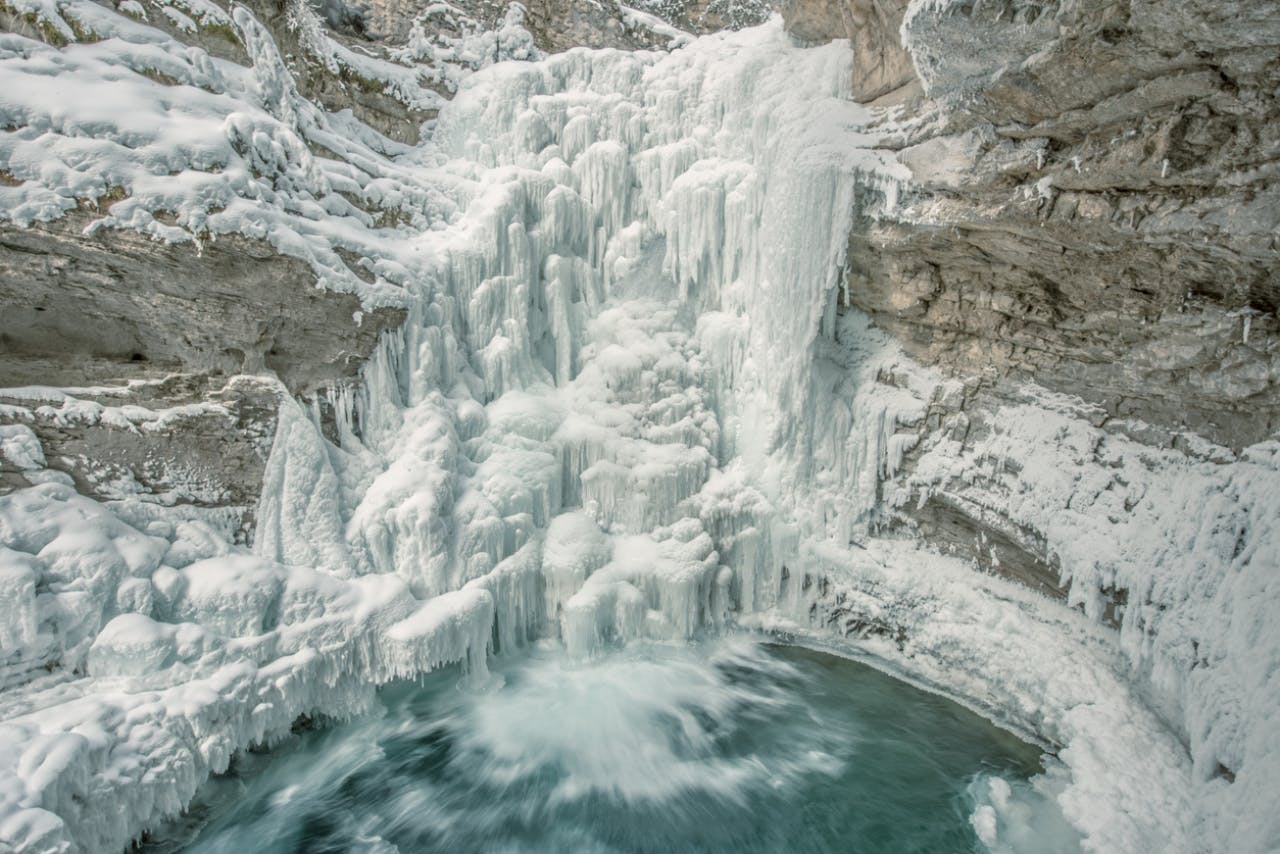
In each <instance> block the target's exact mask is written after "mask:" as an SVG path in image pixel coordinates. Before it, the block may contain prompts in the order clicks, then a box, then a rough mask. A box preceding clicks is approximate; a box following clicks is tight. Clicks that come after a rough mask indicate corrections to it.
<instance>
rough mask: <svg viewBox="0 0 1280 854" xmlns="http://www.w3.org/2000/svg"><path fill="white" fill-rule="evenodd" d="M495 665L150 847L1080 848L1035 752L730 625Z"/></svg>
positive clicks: (258, 781) (309, 746)
mask: <svg viewBox="0 0 1280 854" xmlns="http://www.w3.org/2000/svg"><path fill="white" fill-rule="evenodd" d="M502 677H503V679H504V684H501V685H500V686H499V687H495V688H492V689H491V690H490V691H488V692H485V693H475V692H472V691H466V690H457V688H456V675H450V674H447V673H441V674H438V675H437V676H434V677H430V678H429V679H428V680H426V682H425V683H423V684H422V685H421V686H418V685H408V684H400V685H397V686H394V687H392V688H389V689H387V690H384V691H383V692H382V694H381V697H380V700H381V704H382V706H383V712H384V713H383V714H382V715H381V716H377V717H372V718H367V719H363V720H360V721H357V722H353V723H351V724H348V725H345V726H341V727H338V728H335V729H333V730H329V731H324V732H313V733H309V734H307V735H304V736H302V737H300V738H296V739H293V740H292V741H291V742H289V743H288V744H287V745H285V746H282V748H281V749H280V750H279V751H278V753H277V754H274V755H266V756H262V755H258V756H247V757H245V758H244V759H243V760H242V761H241V762H240V763H239V765H238V766H237V773H236V775H235V776H233V777H229V778H223V779H221V780H220V781H219V783H218V784H217V785H215V786H214V787H212V792H213V793H214V794H213V795H211V798H210V801H212V802H210V801H206V802H204V803H201V804H199V805H198V806H197V809H196V811H195V813H194V816H195V818H193V820H190V821H188V822H187V823H186V824H185V825H183V824H178V825H174V826H171V827H170V828H167V829H166V830H165V831H162V832H161V834H159V835H158V837H157V842H156V844H155V845H153V847H152V851H156V852H158V851H161V850H170V849H172V848H174V847H177V846H179V845H181V844H182V843H183V841H184V839H185V836H184V835H185V834H189V833H190V832H192V830H193V827H194V826H195V825H197V824H199V823H200V822H202V821H208V824H207V826H205V827H204V828H203V830H201V831H199V835H198V837H197V838H196V840H195V841H194V843H193V844H192V845H191V846H190V849H189V850H191V851H198V852H224V851H225V852H232V851H239V850H244V849H245V847H246V846H253V847H254V849H255V850H265V851H290V850H299V849H306V850H355V849H357V848H359V849H360V850H375V851H422V850H449V851H482V850H483V851H530V852H532V851H564V850H575V851H616V852H647V851H671V850H700V851H725V852H728V851H761V852H763V851H777V850H791V851H848V850H855V851H860V852H878V851H883V852H889V851H895V852H896V851H903V850H932V851H970V850H979V848H980V846H981V845H982V843H983V842H990V843H991V844H993V845H995V844H998V845H999V847H998V848H994V849H993V850H998V851H1002V852H1006V851H1007V852H1030V851H1035V852H1058V851H1063V852H1065V851H1072V850H1078V838H1077V837H1076V836H1075V834H1074V833H1073V832H1072V831H1070V830H1069V829H1068V828H1067V827H1066V825H1065V822H1064V821H1063V819H1062V817H1061V815H1060V814H1056V813H1055V812H1054V807H1053V798H1052V792H1051V791H1049V790H1044V791H1042V790H1041V789H1042V788H1043V785H1042V784H1041V782H1040V781H1042V780H1045V779H1049V778H1048V777H1046V776H1045V775H1039V776H1035V777H1034V778H1033V781H1032V782H1027V778H1028V777H1029V776H1031V775H1034V774H1036V772H1037V771H1038V770H1039V766H1040V762H1041V761H1042V760H1041V757H1039V755H1038V753H1039V751H1038V750H1037V749H1036V748H1033V747H1031V746H1030V745H1027V744H1024V743H1022V742H1019V741H1018V740H1017V739H1015V738H1013V737H1011V736H1009V735H1008V734H1006V733H1003V732H1001V731H1000V730H997V729H996V728H994V727H992V726H991V725H990V724H988V723H986V722H985V721H983V720H982V719H980V718H978V717H977V716H975V715H973V714H971V713H969V712H966V711H965V710H963V709H961V708H960V707H958V706H956V705H954V704H953V703H950V702H949V701H946V700H944V699H942V698H939V697H937V696H935V695H932V694H927V693H924V692H921V691H918V690H916V689H913V688H911V687H909V686H907V685H905V684H904V683H901V682H897V681H895V680H893V679H890V678H889V677H886V676H884V675H882V674H880V673H878V672H876V671H874V670H871V669H870V668H867V667H865V666H863V665H859V664H856V663H854V662H850V661H847V660H844V659H838V658H834V657H831V656H828V655H823V654H819V653H813V652H810V651H808V650H804V649H798V648H782V647H766V646H762V645H760V644H758V643H755V642H753V641H750V640H747V639H744V638H736V639H726V640H720V641H716V642H713V643H703V644H696V645H693V646H687V647H686V646H673V645H665V644H664V645H656V646H655V645H640V646H632V647H631V648H629V649H627V650H624V651H619V652H617V653H615V654H612V655H610V656H607V657H605V658H603V659H599V660H596V661H593V662H590V663H585V664H584V663H582V662H577V661H574V660H572V659H570V658H568V657H566V656H565V655H564V654H563V652H562V651H560V650H559V649H558V648H556V647H555V646H553V645H542V646H540V647H538V648H537V649H535V650H533V651H532V652H531V654H530V655H529V656H528V657H526V658H523V659H521V660H519V661H514V662H509V663H508V665H507V666H506V667H505V668H504V669H503V671H502ZM1047 761H1048V763H1049V766H1050V768H1051V769H1052V768H1055V767H1057V766H1056V765H1055V764H1054V762H1053V760H1047ZM218 786H221V787H222V789H223V791H224V792H231V793H234V795H235V797H234V799H232V798H226V799H225V800H224V802H223V803H221V804H218V803H217V802H216V801H217V795H216V792H217V791H218ZM1017 821H1021V822H1022V823H1023V829H1024V830H1026V829H1029V828H1034V832H1033V833H1031V834H1025V833H1024V834H1023V835H1021V836H1017V835H1016V834H1015V835H1010V834H1008V833H1006V832H1004V831H1005V830H1006V829H1007V827H1009V826H1010V825H1011V823H1013V822H1017ZM998 830H999V832H998ZM1015 836H1016V838H1015ZM1011 839H1012V840H1013V841H1012V842H1011V841H1010V840H1011ZM264 845H266V847H265V848H264V847H263V846H264Z"/></svg>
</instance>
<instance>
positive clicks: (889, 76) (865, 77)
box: [782, 0, 916, 101]
mask: <svg viewBox="0 0 1280 854" xmlns="http://www.w3.org/2000/svg"><path fill="white" fill-rule="evenodd" d="M907 3H908V0H789V2H787V3H785V4H784V5H783V6H782V17H783V21H784V22H785V23H786V27H787V30H788V31H789V32H790V33H791V34H792V35H794V36H796V37H797V38H799V39H802V40H804V41H806V42H814V43H822V42H828V41H831V40H832V39H849V40H850V42H851V43H852V47H853V96H854V98H856V99H857V100H859V101H871V100H874V99H876V98H879V97H880V96H882V95H885V94H888V93H889V92H892V91H893V90H895V89H898V88H901V87H903V86H906V85H908V84H910V83H913V82H914V81H915V79H916V72H915V67H914V66H913V65H912V63H911V55H910V54H909V53H907V51H906V49H905V48H903V46H902V42H901V40H900V39H899V38H898V31H899V29H900V28H901V27H902V16H903V15H904V14H905V12H906V10H907Z"/></svg>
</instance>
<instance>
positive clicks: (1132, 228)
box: [850, 0, 1280, 448]
mask: <svg viewBox="0 0 1280 854" xmlns="http://www.w3.org/2000/svg"><path fill="white" fill-rule="evenodd" d="M1268 7H1269V4H1265V3H1234V4H1232V3H1227V4H1223V3H1216V2H1212V3H1211V2H1207V0H1201V2H1189V3H1180V4H1162V3H1135V4H1130V3H1114V2H1107V1H1106V0H1092V2H1079V3H1072V4H1065V3H1063V4H1059V3H1027V2H1017V3H1014V2H1005V3H1000V2H992V3H981V4H967V3H930V4H915V6H913V8H912V9H911V10H909V11H908V13H907V15H906V18H905V22H904V24H903V27H902V33H903V35H904V36H905V37H906V45H905V46H906V47H907V48H908V49H909V51H910V54H911V56H912V58H913V59H914V63H915V65H916V67H917V68H918V69H919V71H920V74H921V81H922V83H923V86H924V89H925V93H926V95H927V97H922V98H920V99H918V100H917V101H916V102H915V103H914V105H913V109H914V110H915V111H916V113H917V115H918V116H919V121H918V122H917V124H916V125H914V127H913V129H912V130H911V131H909V132H907V133H900V134H898V135H897V137H896V138H892V139H885V140H884V145H886V146H887V147H890V148H894V149H897V150H898V152H899V154H898V156H899V159H900V160H901V161H902V162H903V163H905V164H906V165H907V166H908V167H909V168H910V169H911V171H912V173H913V178H914V181H915V183H916V184H917V185H918V187H919V191H918V192H917V193H916V195H915V196H914V197H913V198H910V199H908V200H907V201H906V202H905V203H904V204H903V205H901V206H900V207H899V208H898V209H897V210H896V211H894V212H892V213H891V214H890V215H889V216H888V217H883V218H881V219H879V220H877V221H872V220H870V219H868V220H865V221H863V223H862V225H861V226H860V227H859V228H858V229H857V230H856V231H855V233H854V234H853V236H852V238H851V250H852V251H851V267H852V286H851V287H850V294H851V298H852V302H853V304H854V305H856V306H857V307H859V308H861V309H863V310H865V311H867V312H869V313H870V314H871V315H872V316H873V317H874V318H875V320H876V322H877V323H878V324H879V325H881V326H882V327H884V328H886V329H888V330H890V331H892V332H893V333H894V334H895V336H896V337H898V338H899V339H900V340H901V342H902V343H903V346H904V347H906V348H907V350H908V352H910V353H911V354H912V355H914V356H916V357H917V358H919V359H921V360H923V361H925V362H927V363H931V364H940V365H944V366H947V367H949V368H951V369H952V370H955V371H957V372H960V373H962V374H967V375H974V376H980V377H983V378H984V379H985V380H986V381H987V382H989V383H992V382H995V381H997V380H1002V379H1018V378H1026V377H1029V378H1034V379H1036V380H1037V381H1038V382H1040V383H1041V384H1043V385H1045V386H1047V387H1049V388H1052V389H1056V390H1060V391H1064V392H1069V393H1072V394H1077V395H1079V396H1081V397H1083V398H1085V399H1086V400H1089V401H1091V402H1095V403H1097V404H1100V405H1101V406H1103V407H1104V408H1105V410H1106V411H1107V412H1109V413H1111V415H1112V416H1114V417H1131V418H1140V419H1143V420H1145V421H1148V422H1150V423H1152V424H1155V425H1161V426H1163V427H1167V428H1170V429H1188V430H1192V431H1195V432H1198V433H1201V434H1202V435H1204V436H1206V437H1207V438H1209V439H1211V440H1213V441H1215V442H1219V443H1221V444H1224V445H1227V446H1230V447H1233V448H1240V447H1242V446H1244V445H1247V444H1250V443H1252V442H1256V441H1258V440H1260V439H1262V438H1265V437H1268V436H1270V435H1272V434H1273V433H1274V431H1275V430H1276V428H1277V426H1280V386H1278V385H1277V377H1280V344H1278V338H1277V331H1278V329H1277V321H1276V310H1277V308H1278V307H1280V244H1277V242H1276V234H1277V231H1278V229H1280V189H1277V186H1276V182H1275V179H1276V174H1277V168H1278V166H1280V104H1277V97H1276V93H1277V86H1278V85H1280V16H1277V15H1276V14H1275V13H1274V9H1270V10H1268ZM872 31H877V32H881V33H882V34H883V32H884V31H883V30H876V28H875V27H870V28H869V29H868V32H872ZM886 37H889V38H896V37H897V34H896V32H895V33H890V34H888V35H887V36H886Z"/></svg>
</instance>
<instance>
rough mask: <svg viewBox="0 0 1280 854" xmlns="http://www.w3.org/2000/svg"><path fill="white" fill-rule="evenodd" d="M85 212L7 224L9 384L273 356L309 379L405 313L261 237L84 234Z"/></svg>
mask: <svg viewBox="0 0 1280 854" xmlns="http://www.w3.org/2000/svg"><path fill="white" fill-rule="evenodd" d="M83 225H84V221H83V218H82V217H74V216H73V217H68V218H64V219H62V220H58V221H56V222H54V223H51V224H48V225H44V226H37V227H34V228H30V229H17V228H12V227H4V228H0V302H3V304H4V306H5V311H4V313H3V316H0V342H3V350H2V353H3V355H0V376H2V377H3V379H4V385H7V386H11V385H34V384H39V385H87V384H93V383H100V382H102V381H105V380H108V379H110V378H112V377H113V376H114V378H116V379H122V378H124V379H127V378H130V377H131V376H134V375H136V374H138V373H139V372H140V371H145V372H152V373H154V372H155V371H174V372H184V373H191V372H210V373H213V374H220V375H231V374H237V373H258V372H259V371H261V370H263V369H264V368H265V369H268V370H271V371H273V372H275V373H276V374H277V375H278V376H279V377H280V379H281V380H283V381H284V383H285V384H286V385H287V386H289V387H290V388H292V389H294V390H296V391H298V392H306V391H310V390H312V389H314V388H316V387H317V386H319V385H322V384H324V383H325V382H328V381H331V380H334V379H339V378H344V377H351V376H353V375H354V374H355V372H356V370H357V369H358V368H359V365H360V364H361V363H362V362H363V360H364V357H365V356H366V355H367V354H368V353H369V351H370V350H372V349H373V346H374V344H375V343H376V341H377V339H378V335H379V334H380V333H381V332H382V330H383V329H386V328H387V327H388V326H395V325H398V323H399V322H400V321H401V320H402V319H403V317H404V311H403V309H393V308H385V309H378V310H375V311H367V312H365V311H362V310H361V305H360V301H359V299H357V298H356V297H355V296H354V295H351V294H341V293H333V292H330V291H323V290H320V289H318V288H316V287H315V286H314V282H315V276H314V274H313V273H312V271H311V269H310V268H309V267H308V266H307V265H306V264H305V263H303V262H302V261H299V260H296V259H293V258H289V257H287V256H284V255H280V254H278V253H277V252H276V251H275V250H274V249H273V248H272V247H271V246H269V245H267V244H266V243H262V242H256V241H251V240H249V239H247V238H243V237H240V236H238V235H227V236H225V237H222V238H219V239H217V240H213V241H209V242H208V243H206V244H205V245H204V246H203V248H202V249H201V250H200V251H199V252H197V250H196V249H195V247H193V246H191V245H190V244H177V245H169V244H164V243H159V242H157V241H154V240H151V239H149V238H148V237H146V236H145V235H142V234H139V233H137V232H133V231H100V232H97V233H95V234H94V235H93V236H87V235H85V234H84V233H83V232H82V229H83ZM357 314H359V318H358V321H357V318H356V316H357Z"/></svg>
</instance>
